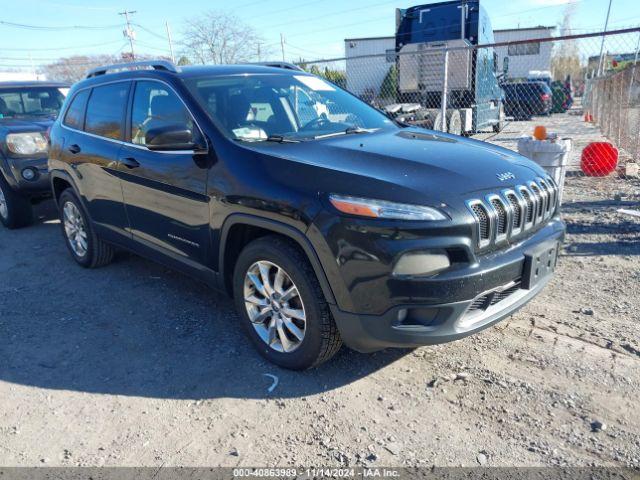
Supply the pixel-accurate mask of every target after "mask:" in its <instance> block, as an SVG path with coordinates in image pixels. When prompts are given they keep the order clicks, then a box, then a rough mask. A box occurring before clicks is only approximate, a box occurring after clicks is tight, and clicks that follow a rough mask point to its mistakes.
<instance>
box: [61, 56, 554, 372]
mask: <svg viewBox="0 0 640 480" xmlns="http://www.w3.org/2000/svg"><path fill="white" fill-rule="evenodd" d="M127 69H128V70H127ZM113 70H119V72H116V73H110V72H112V71H113ZM122 70H125V71H122ZM49 167H50V172H51V181H52V186H53V191H54V194H55V197H56V199H57V203H58V206H59V209H60V217H61V222H62V225H63V228H62V231H63V234H64V236H65V240H66V243H67V245H68V247H69V251H70V252H71V255H72V256H73V258H74V259H75V260H76V262H78V263H79V264H80V265H82V266H84V267H97V266H100V265H104V264H106V263H108V262H109V261H110V260H111V258H112V255H113V251H114V247H123V248H125V249H128V250H131V251H134V252H137V253H139V254H141V255H144V256H147V257H149V258H152V259H154V260H157V261H159V262H162V263H165V264H167V265H170V266H172V267H175V268H177V269H180V270H182V271H184V272H187V273H189V274H192V275H194V276H196V277H198V278H200V279H202V280H204V281H205V282H207V283H209V284H210V285H212V286H215V287H219V288H221V289H224V290H226V291H227V292H229V293H230V294H232V295H233V296H234V298H235V302H236V305H237V309H238V312H239V314H240V318H239V322H240V324H241V325H242V327H243V328H244V329H245V330H246V332H247V334H248V335H249V337H250V338H251V340H252V341H253V343H254V344H255V346H256V347H257V348H258V350H259V351H260V352H261V353H262V354H263V355H264V356H265V357H267V358H268V359H269V360H271V361H273V362H275V363H277V364H279V365H281V366H284V367H288V368H295V369H302V368H307V367H310V366H313V365H317V364H319V363H320V362H322V361H324V360H327V359H328V358H330V357H331V356H332V355H333V354H334V353H336V351H337V350H338V349H339V348H340V345H341V344H342V342H344V343H345V344H347V345H348V346H350V347H351V348H354V349H356V350H359V351H363V352H369V351H374V350H377V349H381V348H384V347H389V346H398V347H410V346H418V345H425V344H430V343H440V342H446V341H450V340H455V339H458V338H461V337H464V336H466V335H469V334H471V333H474V332H477V331H479V330H481V329H483V328H486V327H488V326H489V325H492V324H494V323H495V322H497V321H498V320H500V319H501V318H503V317H505V316H508V315H510V314H512V313H513V312H514V311H516V310H517V309H518V308H520V307H521V306H523V305H524V304H525V303H527V302H528V301H529V300H531V299H532V298H533V297H534V296H535V295H536V294H538V292H540V290H541V289H542V288H543V287H544V285H545V284H546V283H547V282H548V280H549V277H550V274H551V272H552V271H553V269H554V267H555V262H556V256H557V252H558V247H559V244H560V242H561V241H562V239H563V235H564V230H565V227H564V224H563V222H562V221H561V220H560V218H559V213H558V201H557V198H558V196H557V187H556V185H555V184H554V182H553V180H552V179H551V178H549V176H547V175H546V174H545V172H544V171H543V170H541V169H540V168H539V167H538V166H536V165H535V164H534V163H532V162H530V161H529V160H527V159H526V158H523V157H521V156H520V155H518V154H516V153H514V152H512V151H509V150H505V149H502V148H499V147H495V146H492V145H488V144H486V143H482V142H477V141H474V140H467V139H464V138H462V137H457V136H452V135H447V134H442V133H434V132H431V131H427V130H422V129H419V128H413V127H406V126H403V125H398V124H395V123H393V122H392V121H391V120H389V119H388V118H387V117H385V116H384V115H383V114H381V113H380V112H378V111H377V110H375V109H373V108H371V107H369V106H368V105H366V104H365V103H363V102H362V101H360V100H359V99H357V98H356V97H354V96H352V95H351V94H349V93H347V92H345V91H343V90H341V89H340V88H338V87H336V86H335V85H333V84H331V83H329V82H327V81H325V80H323V79H321V78H318V77H316V76H312V75H309V74H307V73H304V72H303V71H299V70H295V69H293V68H290V69H287V68H275V67H269V66H258V65H235V66H206V67H187V68H183V69H177V68H176V67H174V66H173V65H172V64H170V63H166V62H144V63H142V64H140V63H138V64H134V65H126V66H122V65H119V66H111V67H104V68H101V69H96V70H94V71H92V72H91V73H90V74H89V76H88V78H87V79H86V80H84V81H82V82H80V83H78V84H76V85H75V86H74V87H73V88H72V90H71V92H70V94H69V97H68V99H67V101H66V104H65V106H64V108H63V111H62V113H61V115H60V118H59V120H58V121H57V122H56V123H55V125H54V126H53V128H52V130H51V152H50V159H49ZM151 301H152V300H151Z"/></svg>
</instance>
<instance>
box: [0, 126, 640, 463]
mask: <svg viewBox="0 0 640 480" xmlns="http://www.w3.org/2000/svg"><path fill="white" fill-rule="evenodd" d="M539 122H543V123H545V124H547V125H549V127H550V129H551V130H554V129H556V131H561V132H563V133H564V132H567V135H570V136H572V137H574V140H575V141H576V150H578V151H579V150H580V147H581V146H583V145H584V142H586V141H587V140H588V139H591V140H593V139H595V138H597V135H598V133H597V131H596V130H595V129H594V127H590V126H588V125H586V124H584V123H582V122H581V120H580V118H579V117H577V116H571V115H558V116H554V117H552V118H551V119H542V120H538V122H518V123H511V124H509V125H508V127H507V129H506V130H505V131H504V132H503V133H502V134H500V135H498V136H495V137H490V138H489V140H490V141H493V142H496V143H498V144H501V145H505V146H508V147H509V146H511V147H512V146H513V142H514V140H515V139H516V138H517V136H519V135H520V134H521V133H522V132H524V131H527V132H528V131H530V129H531V128H532V126H533V125H534V123H539ZM577 158H578V157H577V155H574V156H573V157H572V162H573V163H574V164H575V162H576V161H577ZM574 171H575V168H572V169H571V172H570V175H569V177H568V179H567V189H566V192H565V205H564V207H563V210H564V217H565V219H566V221H567V222H568V227H569V232H568V238H567V242H566V245H565V249H564V251H563V252H562V255H561V258H560V262H559V269H558V271H557V274H556V276H555V278H554V279H553V281H552V283H551V284H550V285H549V286H548V287H547V288H546V289H545V291H544V292H543V293H542V294H541V295H539V296H538V297H537V298H536V299H535V300H534V301H533V302H531V303H530V304H529V305H528V306H527V307H526V308H524V309H523V310H521V311H520V312H519V313H517V314H516V315H515V316H513V317H512V318H510V319H508V320H505V321H503V322H502V323H500V324H498V325H497V326H496V327H494V328H490V329H488V330H486V331H484V332H482V333H481V334H478V335H476V336H473V337H470V338H467V339H464V340H461V341H458V342H454V343H451V344H446V345H440V346H435V347H425V348H419V349H417V350H414V351H406V350H387V351H383V352H379V353H376V354H372V355H363V354H358V353H355V352H352V351H349V350H347V349H343V350H342V351H341V353H339V354H338V356H337V357H336V358H335V359H334V360H333V361H331V362H329V363H328V364H325V365H323V366H321V367H320V368H317V369H315V370H312V371H308V372H303V373H294V372H289V371H285V370H280V369H278V368H276V367H274V366H273V365H271V364H268V363H267V362H265V361H263V360H262V359H261V357H259V356H258V354H256V353H255V352H254V350H253V348H252V347H251V346H250V344H249V342H248V341H247V340H246V339H245V338H244V337H243V335H242V333H241V332H240V330H239V328H238V327H237V326H236V325H235V323H236V322H237V317H236V314H235V313H234V308H233V305H232V303H231V301H230V300H228V299H226V298H223V297H221V296H218V295H217V294H216V293H214V292H212V291H210V290H208V289H207V288H206V287H204V286H202V285H200V284H199V283H197V282H195V281H192V280H191V279H189V278H187V277H184V276H182V275H180V274H177V273H174V272H172V271H169V270H167V269H165V268H164V267H161V266H158V265H156V264H153V263H150V262H148V261H146V260H143V259H141V258H138V257H135V256H130V255H126V254H123V255H120V256H119V257H118V259H117V261H116V262H115V263H114V264H112V265H111V266H109V267H106V268H103V269H99V270H92V271H90V270H84V269H81V268H79V267H77V266H76V265H75V264H74V263H73V262H72V260H71V258H70V257H69V255H68V254H67V252H66V249H65V246H64V244H63V241H62V238H61V234H60V231H59V228H60V227H59V224H58V223H57V221H56V220H55V219H54V217H55V213H54V212H53V209H52V207H51V205H43V206H42V207H41V208H39V210H38V211H39V214H40V217H41V218H40V220H39V221H38V223H37V224H36V225H35V226H34V227H32V228H28V229H24V230H19V231H12V232H8V231H6V230H4V229H0V278H1V280H0V399H1V401H0V465H4V466H18V465H30V466H44V465H46V466H62V465H68V466H70V465H81V466H102V465H127V466H134V465H135V466H138V465H143V466H163V465H164V466H174V465H189V466H203V465H211V466H217V465H221V466H236V465H241V466H287V465H297V466H335V465H351V466H357V465H385V466H402V465H412V466H432V465H436V466H459V465H462V466H475V465H479V464H480V465H495V466H507V465H509V466H512V465H516V466H541V465H542V466H546V465H567V466H591V465H608V466H611V465H626V466H636V467H640V436H639V435H638V432H640V416H639V415H638V395H639V393H640V325H639V322H640V314H639V313H638V312H640V220H637V219H636V220H634V219H633V218H632V217H625V216H623V215H621V214H619V213H617V212H616V209H617V208H620V207H629V206H635V207H637V206H638V204H639V203H638V202H639V200H640V183H639V182H638V180H621V179H618V178H615V177H614V178H606V179H585V178H580V177H577V176H575V175H574V173H573V172H574ZM618 192H622V193H621V194H619V195H616V193H618ZM614 198H618V199H619V200H618V201H616V200H614ZM270 375H273V376H275V377H276V378H277V379H278V384H277V386H275V388H274V389H273V391H272V392H269V391H268V389H269V387H270V386H272V384H273V383H274V378H273V377H270ZM634 405H635V406H634Z"/></svg>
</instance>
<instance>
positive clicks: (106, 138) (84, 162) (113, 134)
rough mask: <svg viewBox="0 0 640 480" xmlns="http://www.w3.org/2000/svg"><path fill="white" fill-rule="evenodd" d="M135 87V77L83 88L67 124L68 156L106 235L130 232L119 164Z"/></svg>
mask: <svg viewBox="0 0 640 480" xmlns="http://www.w3.org/2000/svg"><path fill="white" fill-rule="evenodd" d="M130 86H131V82H130V81H119V82H114V83H109V84H105V85H100V86H96V87H93V88H87V89H84V90H80V91H79V92H78V93H77V94H76V95H75V97H74V99H73V100H72V103H71V105H70V107H69V109H68V111H67V113H66V114H65V118H64V120H63V122H62V125H63V126H64V129H65V133H64V146H63V153H62V156H63V160H64V161H65V162H67V163H68V164H69V165H70V166H71V168H72V170H73V171H74V173H75V177H76V178H75V180H76V184H77V185H78V188H79V190H80V194H81V195H82V196H83V199H84V203H85V205H86V206H87V208H88V210H89V215H90V216H91V219H92V221H93V223H94V225H95V227H96V229H97V230H98V231H99V232H100V234H101V235H102V236H103V237H104V238H106V239H114V240H116V239H117V237H120V236H122V235H125V236H129V234H128V232H127V229H128V226H129V225H128V221H127V217H126V214H125V210H124V204H123V196H122V187H121V185H120V180H119V178H118V172H117V164H118V155H119V154H120V149H121V148H122V142H123V139H124V127H125V113H126V106H127V100H128V96H129V88H130Z"/></svg>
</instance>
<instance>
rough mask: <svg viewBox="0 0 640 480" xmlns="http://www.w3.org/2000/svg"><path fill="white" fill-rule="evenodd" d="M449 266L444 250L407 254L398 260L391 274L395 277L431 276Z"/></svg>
mask: <svg viewBox="0 0 640 480" xmlns="http://www.w3.org/2000/svg"><path fill="white" fill-rule="evenodd" d="M450 266H451V260H450V259H449V255H447V252H446V251H445V250H427V251H423V252H409V253H405V254H404V255H402V256H401V257H400V258H399V259H398V261H397V262H396V265H395V267H394V269H393V274H394V275H397V276H407V275H433V274H435V273H438V272H441V271H442V270H446V269H447V268H449V267H450Z"/></svg>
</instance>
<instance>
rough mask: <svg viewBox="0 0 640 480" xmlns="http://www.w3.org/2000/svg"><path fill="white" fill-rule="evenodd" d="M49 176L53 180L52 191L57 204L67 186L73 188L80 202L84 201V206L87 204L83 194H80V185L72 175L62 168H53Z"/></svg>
mask: <svg viewBox="0 0 640 480" xmlns="http://www.w3.org/2000/svg"><path fill="white" fill-rule="evenodd" d="M49 178H50V182H51V192H52V193H53V199H54V201H55V202H56V204H57V203H58V199H59V198H60V195H61V194H62V192H64V191H65V190H66V189H67V188H72V189H73V191H74V192H75V194H76V195H77V196H78V199H79V200H80V202H82V203H83V205H82V206H83V207H84V206H85V205H84V202H83V200H82V195H81V194H80V191H79V190H78V187H77V185H76V183H75V181H74V180H73V178H72V177H71V175H69V174H68V173H66V172H63V171H60V170H52V171H51V172H50V174H49Z"/></svg>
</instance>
